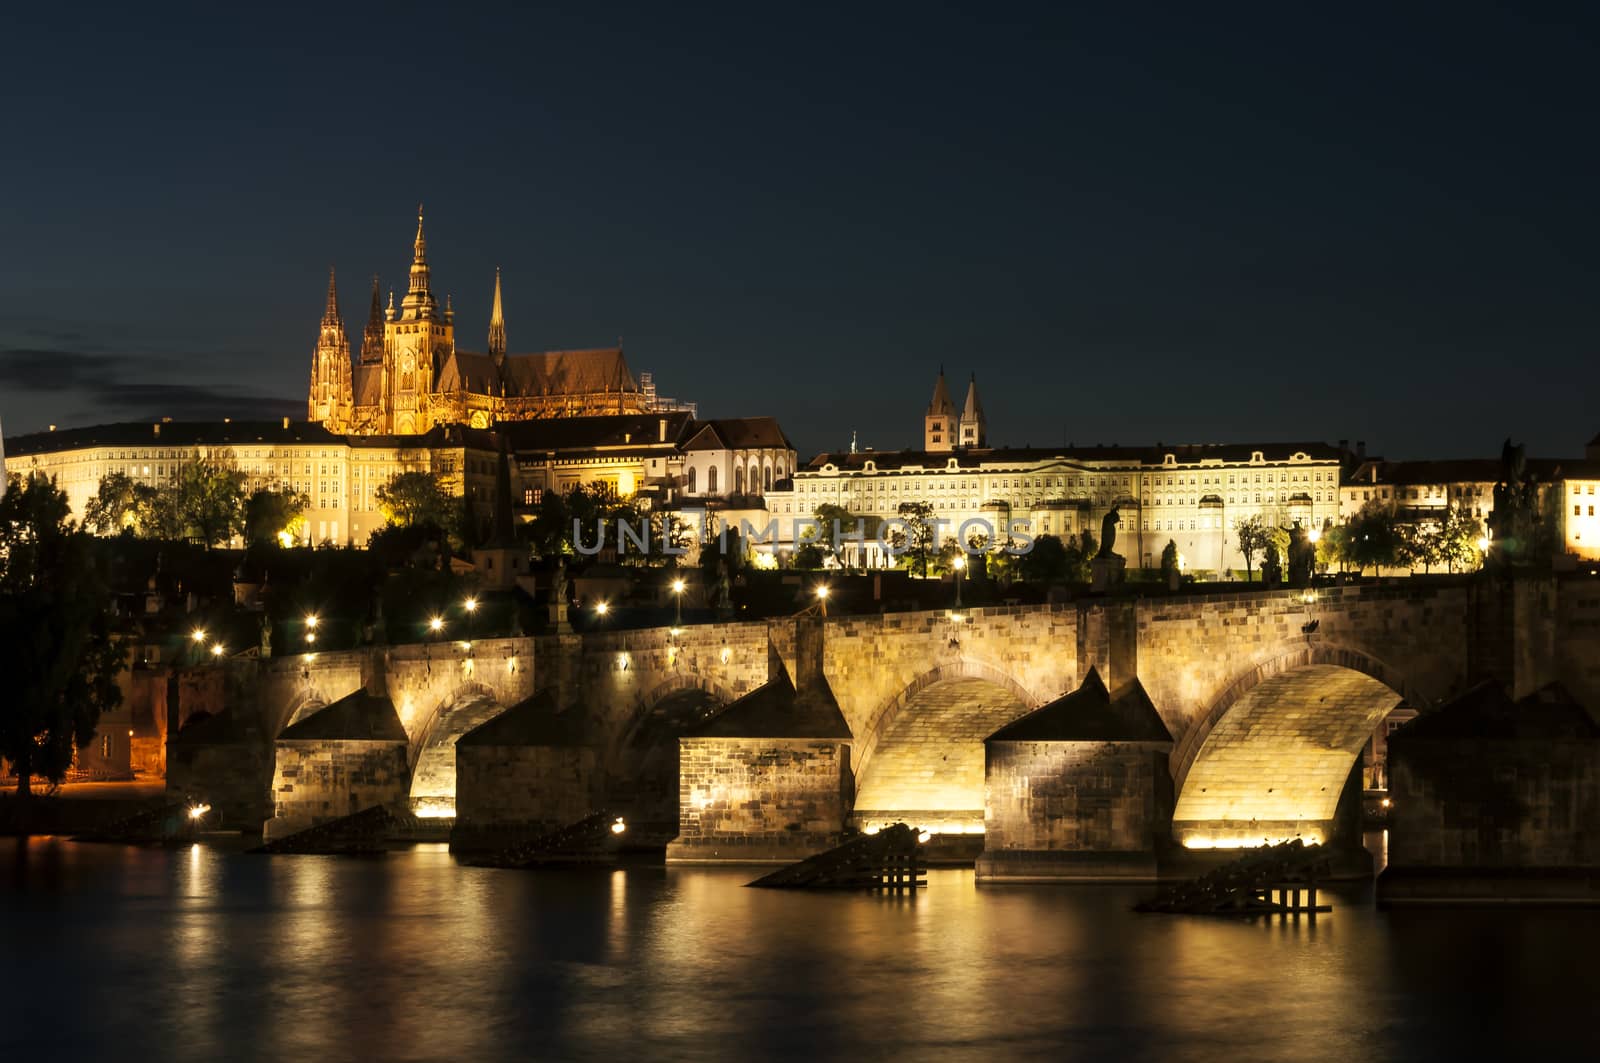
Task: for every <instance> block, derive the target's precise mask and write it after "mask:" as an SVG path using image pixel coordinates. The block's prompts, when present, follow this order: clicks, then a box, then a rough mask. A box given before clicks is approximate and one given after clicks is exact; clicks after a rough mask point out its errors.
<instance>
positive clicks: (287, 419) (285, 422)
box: [283, 417, 289, 428]
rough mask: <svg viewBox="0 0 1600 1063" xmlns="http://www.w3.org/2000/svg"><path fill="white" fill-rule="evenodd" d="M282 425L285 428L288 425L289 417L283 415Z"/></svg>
mask: <svg viewBox="0 0 1600 1063" xmlns="http://www.w3.org/2000/svg"><path fill="white" fill-rule="evenodd" d="M283 427H285V428H288V427H289V418H287V417H285V418H284V419H283Z"/></svg>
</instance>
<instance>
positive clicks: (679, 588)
mask: <svg viewBox="0 0 1600 1063" xmlns="http://www.w3.org/2000/svg"><path fill="white" fill-rule="evenodd" d="M683 588H684V582H683V580H681V579H675V580H673V581H672V593H673V594H682V593H683Z"/></svg>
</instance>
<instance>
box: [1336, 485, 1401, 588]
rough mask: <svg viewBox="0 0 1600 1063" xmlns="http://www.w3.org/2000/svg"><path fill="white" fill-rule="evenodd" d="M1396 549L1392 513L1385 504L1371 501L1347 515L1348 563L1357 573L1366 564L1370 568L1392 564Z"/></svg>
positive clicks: (1398, 541)
mask: <svg viewBox="0 0 1600 1063" xmlns="http://www.w3.org/2000/svg"><path fill="white" fill-rule="evenodd" d="M1399 551H1400V536H1399V533H1398V532H1397V531H1396V528H1395V519H1394V512H1393V511H1392V510H1391V509H1390V508H1389V507H1388V506H1387V505H1385V504H1384V503H1382V502H1379V501H1377V500H1373V501H1371V502H1368V503H1367V504H1366V505H1364V506H1362V507H1361V509H1360V510H1359V511H1358V512H1357V513H1356V515H1355V516H1354V517H1352V518H1350V542H1349V553H1350V562H1351V563H1352V564H1353V565H1355V567H1356V571H1357V572H1360V571H1361V570H1363V569H1365V568H1366V567H1367V566H1368V565H1371V566H1372V567H1373V568H1374V569H1380V568H1383V567H1385V566H1389V567H1392V566H1393V565H1394V564H1395V561H1396V560H1397V558H1398V556H1399Z"/></svg>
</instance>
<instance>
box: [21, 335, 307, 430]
mask: <svg viewBox="0 0 1600 1063" xmlns="http://www.w3.org/2000/svg"><path fill="white" fill-rule="evenodd" d="M173 369H174V366H173V363H172V360H171V359H169V358H166V357H164V356H149V355H127V356H123V355H113V354H101V353H91V352H88V351H68V350H49V349H44V348H36V347H10V348H3V349H0V394H4V393H6V392H9V391H12V390H17V391H26V392H31V393H34V394H37V395H56V396H62V397H70V398H72V399H79V400H81V401H82V402H83V406H82V407H81V408H80V409H77V410H75V411H74V413H73V419H74V420H82V421H96V420H99V421H104V420H121V419H139V420H142V419H146V418H149V419H155V418H159V417H172V418H174V419H178V420H209V419H215V418H220V417H241V418H243V417H250V418H263V419H267V418H271V419H276V418H278V417H300V416H303V415H304V410H305V400H303V399H292V398H285V397H281V396H275V395H263V394H261V393H260V392H257V391H254V390H252V389H250V388H240V387H230V386H226V385H215V384H164V383H144V382H142V381H147V380H149V379H150V378H151V377H153V376H154V377H158V376H162V375H166V374H168V373H171V372H172V371H173Z"/></svg>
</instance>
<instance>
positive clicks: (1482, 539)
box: [1478, 535, 1489, 554]
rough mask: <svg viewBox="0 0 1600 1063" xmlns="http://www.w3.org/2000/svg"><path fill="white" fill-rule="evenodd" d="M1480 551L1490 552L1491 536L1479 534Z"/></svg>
mask: <svg viewBox="0 0 1600 1063" xmlns="http://www.w3.org/2000/svg"><path fill="white" fill-rule="evenodd" d="M1478 552H1479V553H1483V554H1487V553H1488V552H1489V537H1488V536H1487V535H1480V536H1478Z"/></svg>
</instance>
